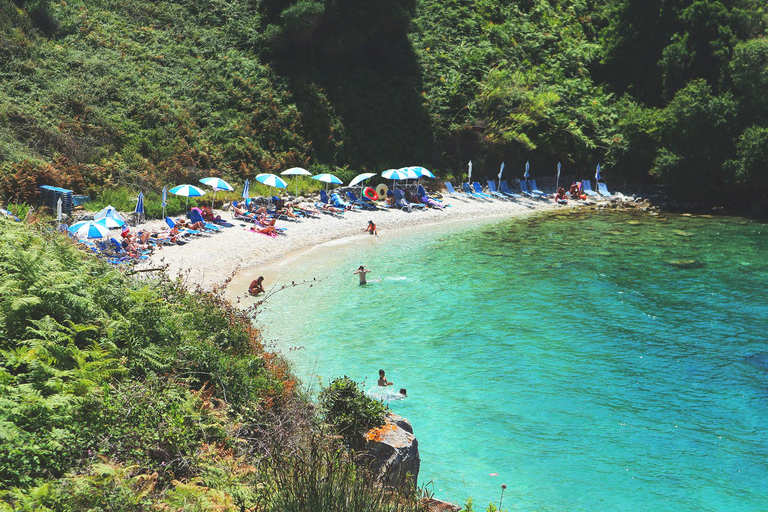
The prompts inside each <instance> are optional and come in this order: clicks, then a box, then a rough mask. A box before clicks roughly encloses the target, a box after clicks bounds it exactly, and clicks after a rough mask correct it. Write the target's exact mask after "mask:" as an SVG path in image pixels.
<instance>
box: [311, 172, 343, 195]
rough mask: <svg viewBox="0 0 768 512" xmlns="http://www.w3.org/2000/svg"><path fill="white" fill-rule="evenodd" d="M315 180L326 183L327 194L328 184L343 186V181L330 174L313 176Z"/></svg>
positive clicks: (326, 190)
mask: <svg viewBox="0 0 768 512" xmlns="http://www.w3.org/2000/svg"><path fill="white" fill-rule="evenodd" d="M312 179H313V180H317V181H322V182H323V183H326V185H325V192H326V193H327V192H328V184H330V183H335V184H336V185H341V180H340V179H339V178H337V177H336V176H334V175H333V174H330V173H327V172H326V173H323V174H315V175H314V176H312Z"/></svg>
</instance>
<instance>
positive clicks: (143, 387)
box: [0, 217, 416, 511]
mask: <svg viewBox="0 0 768 512" xmlns="http://www.w3.org/2000/svg"><path fill="white" fill-rule="evenodd" d="M294 388H295V382H294V380H293V378H292V376H291V374H290V372H289V371H288V368H287V366H286V364H285V363H284V362H282V361H281V360H280V359H279V358H276V357H275V356H274V355H272V354H269V353H266V352H264V351H263V350H262V349H261V346H260V343H259V336H258V332H257V331H256V330H255V329H254V328H253V326H252V324H251V319H250V318H249V316H248V315H247V313H246V312H243V311H238V310H236V309H234V308H233V307H231V306H229V305H228V303H226V302H225V301H224V300H223V299H221V298H220V297H219V296H217V295H214V294H209V293H203V292H199V291H195V292H190V291H187V290H186V289H185V288H183V287H182V286H181V285H180V284H179V283H176V282H169V281H167V280H164V279H154V278H143V279H137V278H133V277H128V276H126V275H124V274H123V273H122V272H121V271H119V270H116V269H114V268H113V267H111V266H110V265H108V264H107V263H105V262H102V261H101V260H99V259H96V258H93V257H91V256H89V255H88V254H87V253H86V252H84V251H82V250H80V249H79V248H77V247H76V244H75V243H74V242H72V241H71V240H70V239H69V238H67V237H65V236H63V235H60V234H58V233H52V232H49V231H48V230H47V229H44V228H35V227H31V228H30V227H27V226H26V225H25V224H24V223H17V222H12V221H10V220H7V219H6V218H5V217H3V218H0V510H21V509H24V510H33V509H34V510H64V511H67V510H71V511H80V510H108V509H109V510H148V509H150V508H153V509H160V510H182V509H183V510H212V509H215V510H233V511H234V510H244V509H256V508H257V509H258V510H264V511H273V510H274V511H278V510H280V511H283V510H288V509H290V508H283V505H284V504H285V503H290V502H291V500H292V499H294V498H293V497H295V496H297V495H299V494H301V492H303V491H302V490H301V489H303V488H304V486H305V485H311V486H315V487H316V488H317V489H319V491H318V492H319V493H320V494H321V495H322V497H323V498H322V499H324V500H331V502H336V501H338V500H342V501H343V500H344V499H346V498H345V497H347V496H357V498H355V499H357V500H359V499H363V500H367V499H368V498H371V503H375V504H376V505H375V506H371V507H370V508H367V509H366V510H372V511H378V510H396V509H397V508H392V506H393V505H392V504H391V503H392V501H393V499H394V498H393V496H392V495H391V494H389V493H387V492H385V491H383V490H382V489H379V488H377V487H376V486H375V485H374V484H373V483H372V482H371V481H370V480H369V479H366V478H365V477H364V472H363V471H361V469H360V468H358V467H357V466H356V465H355V464H353V463H352V462H351V461H349V460H347V458H345V456H344V454H343V453H342V452H340V451H339V450H340V445H335V444H334V443H333V442H330V441H328V442H325V443H324V444H323V445H318V444H317V443H315V444H311V443H309V444H308V443H304V442H302V439H303V437H307V436H312V435H314V434H312V432H313V429H312V425H313V424H314V420H313V418H312V415H311V414H310V413H309V412H308V409H307V408H306V407H304V406H303V405H302V404H303V403H304V402H303V401H302V400H297V399H296V398H297V397H296V393H295V391H294ZM282 450H284V451H285V453H283V452H282ZM296 450H298V452H297V451H296ZM298 453H307V454H311V455H312V457H314V459H312V460H316V461H321V462H328V463H329V465H328V466H327V467H324V468H323V469H320V470H313V471H312V472H310V473H306V471H305V470H307V467H306V466H302V464H304V463H305V461H306V460H308V459H306V458H302V457H300V456H299V455H298ZM329 475H331V476H334V475H335V476H334V479H333V480H332V485H331V486H330V487H328V488H324V487H323V486H324V485H325V482H326V477H328V476H329ZM278 490H279V492H278ZM292 496H293V497H292ZM373 498H375V499H373ZM395 501H398V502H399V500H395ZM400 505H401V506H402V507H403V508H402V510H413V509H414V507H416V505H415V504H414V503H413V502H410V501H408V502H402V503H400ZM294 509H295V508H294ZM339 510H342V509H339ZM345 510H346V509H345ZM350 510H352V509H351V508H350ZM397 510H400V509H397Z"/></svg>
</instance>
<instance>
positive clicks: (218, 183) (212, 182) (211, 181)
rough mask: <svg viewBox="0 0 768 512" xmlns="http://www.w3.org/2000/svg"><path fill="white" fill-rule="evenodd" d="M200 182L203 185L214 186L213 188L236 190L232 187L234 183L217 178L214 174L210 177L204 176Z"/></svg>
mask: <svg viewBox="0 0 768 512" xmlns="http://www.w3.org/2000/svg"><path fill="white" fill-rule="evenodd" d="M200 183H202V184H203V185H208V186H209V187H211V188H213V190H227V191H229V192H232V191H233V190H235V189H234V188H232V185H230V184H229V183H227V182H226V181H224V180H223V179H221V178H216V177H214V176H212V177H210V178H203V179H201V180H200Z"/></svg>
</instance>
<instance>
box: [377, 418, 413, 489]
mask: <svg viewBox="0 0 768 512" xmlns="http://www.w3.org/2000/svg"><path fill="white" fill-rule="evenodd" d="M365 439H366V445H365V449H366V452H367V453H368V454H369V455H370V456H371V469H372V470H373V472H374V474H375V475H376V477H377V479H378V480H379V481H380V482H382V483H384V484H387V485H391V486H392V487H397V488H399V489H403V490H407V491H410V490H411V489H415V488H416V486H417V483H418V479H419V467H420V466H421V456H420V455H419V441H418V440H417V439H416V436H414V435H413V427H411V424H410V423H409V422H408V420H406V419H405V418H403V417H402V416H398V415H396V414H389V415H388V416H387V419H386V423H385V424H384V425H382V426H381V427H377V428H374V429H371V430H369V431H368V432H367V433H366V434H365Z"/></svg>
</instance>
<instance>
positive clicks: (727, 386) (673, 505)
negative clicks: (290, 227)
mask: <svg viewBox="0 0 768 512" xmlns="http://www.w3.org/2000/svg"><path fill="white" fill-rule="evenodd" d="M767 249H768V226H766V225H764V224H761V223H758V222H753V221H750V220H747V219H742V218H736V217H696V216H685V215H657V216H652V215H649V214H643V213H639V212H628V213H616V212H586V211H579V210H574V211H566V212H560V213H553V214H539V215H533V216H529V217H522V218H515V219H511V220H508V221H503V222H498V223H494V224H485V225H481V226H476V227H472V226H462V227H461V228H454V229H442V230H441V229H432V230H429V231H427V230H422V231H417V232H414V233H411V234H409V235H407V236H402V237H392V238H388V239H384V237H382V239H380V240H379V241H372V237H371V239H367V238H366V239H365V240H363V239H360V240H356V241H353V242H352V243H344V244H338V245H337V246H335V247H330V248H324V249H322V250H318V251H312V252H310V253H309V254H307V255H306V256H305V257H301V258H298V259H297V260H296V261H295V262H293V263H292V264H291V265H290V267H289V268H286V269H285V273H284V274H283V277H282V279H283V281H284V282H290V281H292V280H295V281H297V282H298V281H301V280H306V279H308V280H313V279H314V281H312V282H311V284H312V286H311V287H310V286H309V284H307V285H303V286H298V287H295V288H290V289H286V290H283V291H282V292H280V293H277V294H275V295H274V296H273V297H272V298H271V299H270V301H269V303H268V304H267V305H266V307H265V310H264V311H263V312H262V314H261V315H260V316H259V322H260V323H261V324H262V326H263V328H264V332H265V339H266V342H267V344H270V343H274V344H275V346H276V348H277V349H279V350H282V351H283V352H285V353H286V355H287V357H288V358H289V359H290V360H291V361H293V363H294V364H295V368H296V373H297V374H298V376H299V377H300V378H301V379H302V381H303V382H304V383H305V385H306V386H307V387H308V388H310V389H312V390H314V391H317V390H318V387H319V383H323V384H327V383H328V381H329V380H330V379H332V378H334V377H338V376H342V375H348V376H349V377H351V378H353V379H355V380H358V381H365V387H366V389H367V390H369V391H370V392H371V393H374V394H375V393H378V392H379V390H378V389H377V386H375V384H376V377H377V371H378V370H379V368H383V369H385V370H386V371H387V376H388V378H389V379H390V380H392V381H394V383H395V386H394V388H396V389H399V388H401V387H404V388H407V389H408V395H409V396H408V398H407V399H406V400H398V401H391V402H389V406H390V408H391V409H392V410H393V411H394V412H396V413H397V414H400V415H402V416H405V417H406V418H408V419H409V420H410V421H411V423H412V424H413V427H414V431H415V433H416V436H417V438H418V439H419V449H420V451H421V457H422V466H421V473H420V476H419V482H420V484H422V485H424V484H427V487H428V489H431V490H432V491H433V492H434V494H435V495H436V496H437V497H439V498H443V499H448V500H451V501H454V502H457V503H463V502H464V501H465V500H466V499H467V498H469V497H472V498H473V499H474V502H475V504H476V505H477V506H480V505H483V506H484V505H487V503H488V502H491V501H493V502H494V503H496V504H498V499H499V495H500V491H501V484H502V483H504V484H506V485H507V490H506V491H505V494H504V503H503V505H504V508H506V509H509V510H516V509H522V510H553V511H554V510H670V511H671V510H718V511H719V510H722V511H725V510H740V511H752V510H755V511H757V510H764V509H765V496H766V491H767V490H768V484H766V482H768V423H767V422H766V418H768V365H767V364H764V363H765V361H768V355H766V354H768V341H766V339H767V338H766V325H768V307H766V305H767V304H768V290H767V289H766V284H767V283H768V259H766V250H767ZM361 264H365V265H366V266H368V267H369V268H370V270H371V273H370V274H369V275H368V276H369V279H370V280H372V281H373V280H375V281H373V282H371V283H370V284H368V285H366V286H358V285H357V277H356V276H354V275H353V274H352V272H353V271H354V269H355V268H357V266H359V265H361ZM268 281H269V279H268ZM278 284H280V283H278ZM271 340H275V341H271ZM277 340H279V341H277ZM476 508H477V507H476Z"/></svg>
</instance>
